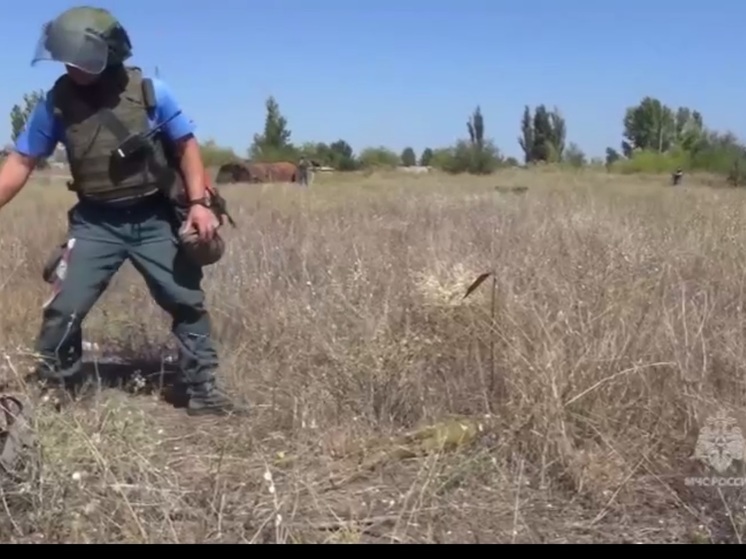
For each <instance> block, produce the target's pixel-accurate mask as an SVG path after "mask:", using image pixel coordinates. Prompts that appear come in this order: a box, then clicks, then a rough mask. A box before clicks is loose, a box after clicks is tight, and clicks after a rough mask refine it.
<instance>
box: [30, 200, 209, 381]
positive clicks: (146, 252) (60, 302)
mask: <svg viewBox="0 0 746 559" xmlns="http://www.w3.org/2000/svg"><path fill="white" fill-rule="evenodd" d="M68 223H69V225H68V239H74V240H75V241H74V246H73V248H72V250H71V251H70V254H69V257H68V258H67V270H66V275H65V276H64V279H63V280H61V281H60V282H59V284H58V286H57V290H58V291H57V293H56V294H55V295H54V296H53V298H52V299H51V300H50V301H49V302H48V304H47V305H46V307H45V308H44V312H43V317H42V324H41V329H40V332H39V336H38V338H37V341H36V348H35V349H36V352H37V353H38V354H39V355H40V357H41V363H40V365H39V367H38V368H37V373H38V375H39V377H40V378H41V379H42V380H51V381H70V380H74V379H76V378H77V377H79V374H80V372H81V365H82V353H83V348H82V339H83V338H82V333H81V325H82V323H83V320H84V319H85V317H86V316H87V315H88V313H89V311H90V310H91V308H92V307H93V305H94V304H95V303H96V301H97V300H98V299H99V297H100V296H101V294H102V293H103V292H104V290H105V289H106V288H107V287H108V285H109V283H110V281H111V278H112V277H113V276H114V274H115V273H116V272H117V271H118V270H119V268H120V267H121V266H122V264H124V262H125V261H126V260H127V259H129V260H130V261H131V262H132V264H133V266H134V267H135V268H136V269H137V271H138V272H139V273H140V274H142V276H143V278H144V279H145V282H146V285H147V287H148V289H149V291H150V294H151V295H152V297H153V299H154V300H155V301H156V303H157V304H158V305H159V306H160V307H161V308H162V309H163V310H165V311H166V312H167V313H168V314H169V315H170V316H171V319H172V325H171V329H172V332H173V333H174V335H175V336H176V339H177V340H178V343H179V350H180V351H179V355H180V367H181V371H182V374H183V377H184V379H183V380H184V382H185V383H186V384H187V390H188V391H189V392H190V393H191V394H196V393H199V392H201V391H202V390H209V386H211V385H212V383H213V381H214V376H215V370H216V369H217V366H218V356H217V351H216V348H215V345H214V343H213V340H212V337H211V325H210V317H209V315H208V312H207V310H206V308H205V296H204V292H203V291H202V288H201V282H202V277H203V276H202V269H201V268H200V267H198V266H195V265H194V264H192V263H191V262H190V261H189V260H187V258H186V257H185V256H184V255H183V254H182V253H181V252H180V251H179V250H178V244H177V238H176V231H175V224H174V221H173V216H172V214H171V208H170V207H169V206H168V204H167V202H166V201H165V200H164V199H162V198H160V197H158V198H156V199H153V200H147V201H143V202H140V203H139V204H138V205H137V206H134V207H131V208H108V207H105V206H104V207H102V206H100V205H93V204H91V203H90V202H79V203H78V204H77V205H75V206H74V207H73V208H72V209H71V210H70V211H69V212H68Z"/></svg>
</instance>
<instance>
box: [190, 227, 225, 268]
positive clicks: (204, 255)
mask: <svg viewBox="0 0 746 559" xmlns="http://www.w3.org/2000/svg"><path fill="white" fill-rule="evenodd" d="M179 246H180V247H181V250H183V251H184V253H185V254H186V255H187V257H188V258H189V259H190V260H192V262H194V263H195V264H197V265H198V266H209V265H210V264H215V262H217V261H218V260H220V259H221V258H222V257H223V254H224V253H225V241H224V240H223V238H222V237H221V236H220V235H219V234H218V232H217V231H215V233H214V234H213V236H212V239H210V240H209V241H207V242H205V241H201V240H200V239H199V236H198V234H197V230H196V229H195V228H193V227H192V228H189V229H186V230H185V229H181V230H180V231H179Z"/></svg>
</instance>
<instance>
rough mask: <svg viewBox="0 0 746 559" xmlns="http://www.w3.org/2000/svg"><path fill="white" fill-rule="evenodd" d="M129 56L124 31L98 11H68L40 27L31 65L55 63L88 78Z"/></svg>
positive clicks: (98, 9)
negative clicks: (68, 67) (79, 71)
mask: <svg viewBox="0 0 746 559" xmlns="http://www.w3.org/2000/svg"><path fill="white" fill-rule="evenodd" d="M130 56H132V43H130V39H129V36H128V35H127V31H125V29H124V27H122V25H121V24H120V23H119V21H118V20H117V19H116V18H115V17H114V16H113V15H111V14H110V13H109V12H108V11H106V10H104V9H102V8H93V7H88V6H82V7H77V8H70V9H69V10H67V11H65V12H63V13H62V14H60V15H59V16H57V17H56V18H55V19H53V20H52V21H50V22H47V23H46V24H44V27H43V30H42V34H41V37H40V39H39V43H38V45H37V47H36V51H35V53H34V57H33V59H32V60H31V64H32V65H34V64H36V63H37V62H38V61H40V60H55V61H57V62H62V63H63V64H67V65H70V66H74V67H75V68H79V69H80V70H83V71H84V72H86V73H88V74H100V73H101V72H103V71H104V69H106V67H107V66H112V65H115V64H121V63H122V62H124V61H125V60H127V59H128V58H129V57H130Z"/></svg>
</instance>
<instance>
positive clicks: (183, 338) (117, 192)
mask: <svg viewBox="0 0 746 559" xmlns="http://www.w3.org/2000/svg"><path fill="white" fill-rule="evenodd" d="M39 45H40V46H39V48H38V50H37V53H36V55H35V57H34V59H33V61H32V64H35V63H36V62H37V61H39V60H45V59H46V60H54V61H57V62H61V63H63V64H65V67H66V70H67V72H66V74H65V75H63V76H62V77H60V78H59V79H58V80H57V81H56V82H55V84H54V86H53V87H52V89H51V90H50V91H49V92H48V93H47V95H46V98H45V99H44V100H42V101H41V102H40V103H39V104H38V105H37V106H36V108H35V109H34V111H33V112H32V114H31V115H30V117H29V120H28V123H27V126H26V129H25V130H24V131H23V133H22V134H21V135H20V136H19V137H18V139H17V142H16V145H15V152H14V153H12V154H11V155H10V156H9V157H8V159H7V160H6V162H5V164H4V165H3V167H2V169H0V208H2V207H3V206H5V204H7V203H8V202H9V201H10V200H11V199H13V197H14V196H16V194H17V193H18V192H19V191H20V190H21V189H22V188H23V186H24V185H25V184H26V182H27V181H28V179H29V177H30V175H31V173H32V170H33V169H34V166H35V164H36V161H37V160H38V159H39V158H45V157H48V156H49V155H50V154H51V153H52V152H53V150H54V148H55V147H56V145H57V143H58V142H62V143H63V144H64V145H65V148H66V151H67V157H68V161H69V164H70V170H71V174H72V177H73V181H72V183H71V184H70V189H71V190H73V191H74V192H76V194H77V195H78V199H79V202H78V203H77V204H76V205H75V206H74V207H73V208H72V209H71V210H70V211H69V212H68V222H69V226H68V243H67V249H66V253H65V256H64V259H63V260H64V264H65V267H66V269H65V272H64V275H62V274H59V275H60V276H61V278H60V279H59V280H58V281H57V285H56V289H55V293H54V294H53V296H52V298H51V299H50V300H49V301H48V302H47V304H46V305H45V308H44V311H43V318H42V325H41V329H40V332H39V336H38V339H37V342H36V350H37V352H38V353H39V355H40V364H39V365H38V367H37V370H36V375H37V376H38V378H39V380H41V381H43V383H44V384H46V385H49V384H51V385H52V386H54V387H65V386H68V385H75V384H76V383H77V381H78V380H79V379H80V376H81V359H82V335H81V324H82V321H83V320H84V318H85V317H86V315H87V314H88V312H89V311H90V309H91V308H92V307H93V305H94V304H95V302H96V301H97V300H98V298H99V297H100V296H101V294H102V293H103V291H104V290H105V289H106V287H107V286H108V284H109V282H110V280H111V278H112V276H113V275H114V274H115V273H116V272H117V270H118V269H119V268H120V267H121V266H122V264H123V263H124V262H125V260H127V259H129V260H130V261H131V262H132V264H133V265H134V267H135V268H136V269H137V270H138V271H139V272H140V274H142V276H143V277H144V279H145V281H146V284H147V286H148V288H149V290H150V293H151V294H152V296H153V298H154V299H155V301H156V302H157V303H158V305H159V306H160V307H161V308H163V309H164V310H165V311H167V312H168V313H169V314H170V316H171V318H172V321H173V322H172V331H173V333H174V334H175V336H176V339H177V340H178V343H179V350H180V351H179V353H180V356H181V359H180V365H181V370H182V374H183V376H184V382H185V384H186V388H187V394H188V395H189V404H188V406H187V413H188V414H190V415H200V414H205V413H211V414H225V413H228V412H231V411H242V410H240V409H239V408H237V407H235V406H233V405H232V404H231V402H230V401H229V399H228V398H227V397H226V396H224V395H223V394H222V393H221V392H220V391H219V390H218V389H217V387H216V382H215V371H216V369H217V366H218V358H217V352H216V349H215V345H214V342H213V340H212V337H211V331H210V330H211V326H210V318H209V315H208V312H207V310H206V309H205V297H204V293H203V291H202V288H201V281H202V269H201V266H200V265H199V263H196V262H193V261H191V260H189V258H187V256H186V255H185V251H184V250H181V249H183V248H184V246H183V244H182V245H180V243H179V241H178V240H177V238H176V234H175V231H176V225H175V223H176V222H175V218H174V215H175V214H174V207H173V206H172V205H171V202H170V201H169V199H168V197H167V196H164V194H163V193H164V191H166V190H168V189H169V188H173V187H174V185H175V184H177V182H176V179H175V178H174V177H175V176H176V173H174V172H173V171H171V172H170V173H169V172H168V168H167V167H168V164H167V161H168V160H167V159H166V158H165V156H164V148H163V145H162V144H160V143H158V142H157V141H156V142H152V143H151V144H149V146H150V148H152V149H150V148H148V149H143V146H142V145H139V144H138V143H137V142H135V145H133V144H132V142H130V143H129V144H126V142H124V140H126V138H127V136H128V135H131V134H132V133H141V132H142V133H145V132H147V131H148V129H150V130H153V129H154V127H155V126H161V127H162V135H163V136H165V138H166V139H167V140H170V142H171V143H172V147H173V154H175V155H174V157H173V158H172V160H171V162H172V163H173V161H174V159H175V160H176V161H177V163H176V164H175V165H176V166H177V167H178V168H179V169H178V170H179V171H180V176H181V179H182V181H183V185H184V190H185V192H184V193H183V194H184V196H185V197H186V199H187V200H188V214H187V215H186V219H185V223H184V226H183V227H184V230H185V231H189V229H190V228H192V229H193V230H194V231H195V235H193V236H196V237H198V240H199V242H200V243H205V244H208V243H210V242H211V241H214V240H215V238H217V237H216V235H217V233H216V227H217V220H216V216H215V214H214V213H213V212H212V210H211V209H209V207H207V206H206V204H205V200H206V199H205V177H206V174H205V169H204V166H203V163H202V159H201V157H200V151H199V145H198V143H197V141H196V139H195V138H194V135H193V131H194V130H193V126H192V124H191V121H190V120H189V119H188V118H187V117H186V116H184V115H183V114H181V111H180V108H179V106H178V104H177V102H176V101H175V100H174V98H173V97H172V95H171V93H170V91H169V89H168V88H167V87H166V85H165V84H164V83H163V82H161V81H159V80H157V79H153V80H151V82H152V85H153V87H152V92H153V94H154V95H153V96H154V97H155V99H151V100H150V101H151V103H148V102H147V99H145V97H146V95H145V93H144V92H145V91H146V88H144V87H143V84H142V79H141V77H140V74H139V71H137V69H131V68H130V69H128V68H126V67H125V66H124V64H123V63H124V61H125V60H127V59H128V58H129V57H130V56H131V54H132V48H131V44H130V41H129V37H128V35H127V32H126V31H125V29H124V28H123V27H122V26H121V25H120V24H119V22H118V21H117V20H116V19H115V18H114V17H113V16H112V15H111V14H110V13H109V12H107V11H105V10H101V9H96V8H88V7H82V8H72V9H70V10H67V11H65V12H64V13H62V14H61V15H60V16H58V17H57V18H56V19H54V20H53V21H51V22H50V23H48V24H47V25H45V27H44V31H43V36H42V39H41V41H40V43H39ZM125 144H126V145H127V147H126V148H125V147H123V146H125ZM117 146H122V147H119V148H118V147H117ZM125 152H133V153H131V154H129V153H125ZM117 153H118V154H119V157H121V159H117ZM145 153H147V155H144V154H145ZM167 183H168V184H167ZM55 392H59V390H55Z"/></svg>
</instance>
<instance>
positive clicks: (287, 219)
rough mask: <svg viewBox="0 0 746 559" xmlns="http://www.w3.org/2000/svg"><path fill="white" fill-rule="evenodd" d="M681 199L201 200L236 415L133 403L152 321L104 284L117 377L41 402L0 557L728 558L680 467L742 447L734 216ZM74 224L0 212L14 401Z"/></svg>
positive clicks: (40, 193)
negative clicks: (416, 551)
mask: <svg viewBox="0 0 746 559" xmlns="http://www.w3.org/2000/svg"><path fill="white" fill-rule="evenodd" d="M685 182H686V184H685V185H683V186H678V187H675V188H674V187H670V186H669V179H668V178H667V177H647V178H644V177H643V178H640V177H624V176H615V175H609V174H606V173H600V172H595V171H578V172H576V173H572V172H559V171H551V170H550V171H523V170H509V171H503V172H500V173H497V174H495V175H493V176H490V177H482V178H474V177H468V176H465V177H448V176H445V175H431V176H417V177H412V176H402V175H399V174H380V175H379V174H371V175H369V176H365V177H363V176H355V175H351V176H348V177H332V176H323V177H318V178H317V181H316V183H315V184H314V185H313V187H312V188H311V189H309V190H303V189H300V188H298V187H295V186H283V185H265V186H255V185H254V186H249V185H231V186H228V187H225V188H224V189H223V191H224V193H225V195H226V197H227V198H228V200H229V203H230V205H231V206H230V208H231V211H232V213H233V217H234V219H235V220H236V221H237V222H238V229H236V230H231V229H230V228H229V227H228V228H227V229H226V230H225V236H226V238H227V240H228V245H229V252H228V254H227V255H226V257H225V259H224V260H223V261H221V262H220V263H219V264H217V265H216V266H214V267H212V268H209V269H208V270H207V271H206V273H207V281H206V289H207V291H208V292H209V301H210V305H211V309H212V312H213V318H214V326H215V332H216V336H217V339H218V341H219V343H220V351H221V356H222V360H223V369H222V371H221V376H222V379H223V381H224V383H225V385H226V386H227V387H228V389H229V390H230V391H231V392H232V393H233V394H235V395H237V396H240V397H245V398H247V399H248V400H249V402H250V403H251V405H252V406H253V410H254V411H253V416H252V417H251V418H250V419H236V418H228V419H193V418H188V417H187V416H186V415H185V414H184V412H183V410H181V409H179V408H175V407H174V406H172V405H171V404H169V403H167V402H165V401H164V399H163V398H162V397H160V396H159V392H158V391H153V390H151V389H150V388H151V387H152V385H154V384H155V385H157V384H158V382H159V381H160V379H161V378H163V377H164V375H162V374H161V373H160V372H161V370H162V369H163V367H162V364H161V360H160V358H159V355H162V354H163V352H167V351H169V349H168V348H169V347H170V344H171V342H170V337H169V331H168V328H169V321H168V319H167V317H166V316H165V314H164V313H163V312H161V311H160V310H159V309H158V308H157V307H156V306H155V305H154V304H153V303H152V302H151V300H150V298H149V296H148V294H147V291H146V289H145V287H144V283H143V282H142V280H141V279H140V278H139V276H137V275H136V274H135V273H134V271H133V270H132V269H130V268H129V266H127V269H124V270H122V271H121V272H120V273H119V275H118V276H116V278H115V281H114V283H113V284H112V285H111V287H110V288H109V290H108V291H107V292H106V293H105V295H104V297H103V298H102V299H101V300H100V301H99V303H98V305H97V306H96V307H95V309H94V311H93V312H92V313H91V315H90V316H89V317H88V319H87V320H86V323H85V328H86V329H85V338H86V340H88V341H89V342H91V343H92V344H97V347H98V348H99V349H98V350H97V351H94V352H93V355H92V357H91V359H92V360H95V359H97V358H99V357H100V356H101V355H100V354H102V353H106V352H111V353H116V354H118V355H119V356H120V357H122V356H123V357H130V358H134V357H138V358H141V360H143V359H144V360H145V362H143V363H140V364H139V365H138V368H139V370H140V373H139V376H138V377H137V378H136V379H135V381H131V382H128V383H126V384H125V385H124V386H123V387H121V388H120V387H102V388H101V390H100V391H97V392H96V393H95V395H94V396H93V397H91V398H89V399H85V400H83V401H81V402H80V403H76V404H74V405H72V406H70V407H69V408H66V409H63V410H62V411H61V412H59V413H57V412H55V411H54V410H53V409H48V408H47V407H46V406H45V404H43V403H41V402H39V403H38V407H37V409H36V432H37V437H38V443H39V445H38V446H39V448H38V451H35V453H34V456H35V457H36V458H37V461H36V463H37V466H38V468H37V469H36V470H33V472H34V475H29V477H27V478H24V479H22V480H16V481H10V480H5V481H3V482H2V483H1V484H0V487H1V488H2V493H1V494H0V508H2V509H3V510H4V511H5V513H4V514H3V513H0V541H9V540H11V541H21V542H60V541H65V542H187V543H188V542H227V543H230V542H264V543H267V542H270V543H275V542H276V543H286V542H287V543H290V542H301V543H303V542H335V543H354V542H374V543H381V542H382V543H386V542H394V543H411V542H431V543H448V542H465V543H473V542H480V543H488V542H506V543H510V542H514V543H527V542H543V543H555V542H564V543H577V542H580V543H596V542H628V543H635V542H681V543H709V542H739V543H740V541H741V538H742V535H743V533H744V529H745V526H746V514H745V512H744V510H745V505H746V499H744V498H743V496H742V489H741V488H739V487H732V486H731V487H696V486H688V485H686V484H685V482H684V479H685V477H687V476H711V475H713V470H712V469H711V468H708V466H707V464H705V463H703V462H702V461H701V460H696V459H693V455H694V453H695V448H696V443H697V437H698V434H700V432H701V429H702V427H703V426H704V425H705V422H706V420H707V419H708V417H710V416H712V415H713V414H714V413H716V412H718V411H724V412H726V413H727V414H728V415H730V416H731V417H733V418H736V419H737V420H738V421H742V417H741V414H742V412H743V410H744V399H745V394H746V391H745V390H744V370H745V369H744V367H745V366H746V341H745V340H744V334H745V331H746V328H745V327H746V309H745V308H744V306H743V305H744V303H743V301H744V292H745V291H746V281H745V279H744V278H745V276H744V268H745V267H746V265H745V262H746V259H745V258H744V256H745V255H746V227H744V215H743V214H744V210H743V208H744V194H743V192H742V191H741V190H740V189H730V188H712V187H709V186H706V185H704V184H697V179H694V178H690V177H687V178H685ZM513 187H527V190H525V191H521V189H518V191H514V190H512V189H513ZM71 202H72V198H71V197H70V196H69V194H68V193H67V192H66V191H65V189H64V186H63V184H62V183H59V184H58V183H57V181H56V180H52V179H49V178H46V179H45V178H41V179H37V184H33V185H30V186H29V187H27V189H26V190H25V191H24V192H22V193H21V195H19V197H18V198H17V199H16V200H14V201H13V202H12V203H11V204H10V205H9V206H7V207H6V208H5V209H4V210H3V212H2V222H3V231H4V233H3V235H2V239H0V254H1V255H2V260H0V307H1V308H2V310H3V312H2V314H1V315H0V331H1V335H0V345H1V346H2V350H3V356H2V358H3V361H2V363H0V366H1V367H2V370H1V371H0V376H1V377H2V379H3V380H5V381H6V382H9V383H10V385H11V387H10V388H11V389H14V390H21V389H23V383H22V378H23V376H24V375H25V374H26V371H27V370H28V367H29V353H30V350H29V348H30V347H31V346H32V344H33V339H34V336H35V334H36V332H37V329H38V326H39V318H40V312H41V304H42V302H43V300H44V298H45V297H46V296H47V295H48V286H47V285H46V284H44V283H43V282H42V280H41V277H40V269H41V266H42V263H43V262H44V260H45V258H46V256H47V254H48V253H49V251H50V250H51V248H52V247H53V245H54V244H55V243H57V242H59V241H60V240H61V239H62V235H63V232H64V227H65V222H64V219H65V210H66V208H67V207H68V206H69V205H70V204H71ZM490 271H491V272H493V273H494V275H493V276H490V277H488V278H487V279H486V281H484V282H483V283H482V284H481V285H479V287H478V288H477V289H475V290H474V291H473V293H472V294H471V295H470V296H469V297H467V298H464V293H465V291H466V289H467V287H468V286H469V284H471V283H472V282H473V281H474V280H475V279H476V278H477V277H478V276H479V275H480V274H482V273H484V272H490ZM493 279H494V283H493ZM164 348H165V349H164ZM106 369H107V367H106V366H105V365H100V367H98V368H97V370H98V371H99V374H100V376H101V377H102V378H103V377H104V376H106ZM140 377H145V378H146V380H147V378H150V379H151V381H152V382H147V383H142V382H139V379H140ZM744 425H746V423H744ZM736 450H738V449H736ZM740 452H743V449H740ZM737 458H742V456H740V455H739V456H737ZM735 464H736V465H735V466H733V468H731V470H729V472H728V473H727V475H729V476H742V475H744V474H743V472H741V470H740V469H739V468H741V466H742V465H743V464H742V463H741V462H740V461H736V462H735Z"/></svg>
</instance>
